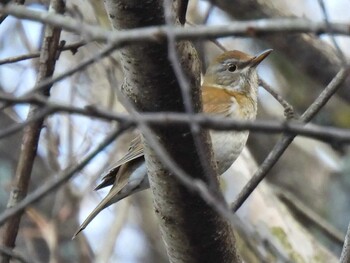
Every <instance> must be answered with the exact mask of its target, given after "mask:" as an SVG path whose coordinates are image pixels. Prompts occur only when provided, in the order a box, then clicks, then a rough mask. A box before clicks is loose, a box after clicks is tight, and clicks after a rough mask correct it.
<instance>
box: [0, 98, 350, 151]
mask: <svg viewBox="0 0 350 263" xmlns="http://www.w3.org/2000/svg"><path fill="white" fill-rule="evenodd" d="M0 101H4V102H7V103H9V104H11V105H12V104H13V103H29V104H34V105H37V106H41V107H42V109H41V111H39V112H38V113H37V115H35V116H32V118H31V119H27V120H26V121H24V122H22V123H19V124H15V125H13V126H10V127H8V128H7V129H3V130H0V139H1V138H4V137H6V136H8V135H11V134H13V133H15V132H18V131H19V130H21V129H23V128H24V127H25V126H26V125H28V124H29V123H31V122H33V121H36V120H38V119H40V118H43V117H45V116H47V115H49V114H54V113H60V112H62V113H71V114H77V115H81V116H86V117H93V118H99V119H102V120H106V121H117V122H119V123H121V124H128V125H132V126H137V125H138V118H135V117H133V116H130V115H127V114H118V113H114V112H111V111H109V110H104V109H100V108H96V107H93V106H87V107H85V108H80V107H75V106H68V105H63V104H58V103H53V102H50V101H48V100H46V99H43V98H40V97H39V96H30V97H27V98H15V97H13V96H8V95H3V94H0ZM139 118H140V119H142V121H144V122H146V123H147V124H148V125H154V124H156V125H164V126H166V125H169V124H174V125H183V124H191V123H196V124H198V125H199V126H200V127H202V128H207V129H213V130H222V131H228V130H237V131H244V130H249V131H252V132H262V133H271V134H276V133H285V134H290V135H299V136H304V137H309V138H313V139H317V140H321V141H323V142H325V143H329V144H349V143H350V131H349V129H340V128H334V127H324V126H319V125H315V124H312V125H311V124H310V125H307V126H305V124H304V123H302V122H299V121H288V122H279V121H271V120H255V121H241V120H231V119H227V118H221V117H218V116H210V115H206V114H202V113H198V114H192V115H189V114H185V113H175V112H172V113H166V112H164V113H140V115H139Z"/></svg>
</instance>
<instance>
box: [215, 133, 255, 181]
mask: <svg viewBox="0 0 350 263" xmlns="http://www.w3.org/2000/svg"><path fill="white" fill-rule="evenodd" d="M248 134H249V132H248V131H244V132H232V131H210V135H211V140H212V144H213V150H214V155H215V160H216V163H217V166H218V173H219V175H221V174H223V173H224V172H225V171H226V170H227V169H228V168H230V166H231V165H232V163H233V162H234V161H235V160H236V159H237V157H238V156H239V155H240V153H241V152H242V150H243V148H244V146H245V144H246V142H247V139H248Z"/></svg>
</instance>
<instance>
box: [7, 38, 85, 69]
mask: <svg viewBox="0 0 350 263" xmlns="http://www.w3.org/2000/svg"><path fill="white" fill-rule="evenodd" d="M85 44H86V42H85V41H78V42H76V43H73V44H69V45H64V46H63V47H60V48H58V49H59V50H60V51H67V50H70V51H71V52H72V53H73V54H75V53H76V52H77V51H78V49H79V48H80V47H82V46H84V45H85ZM39 56H40V51H38V52H34V53H31V54H25V55H20V56H16V57H10V58H4V59H1V60H0V66H1V65H5V64H10V63H15V62H19V61H23V60H27V59H31V58H37V57H39Z"/></svg>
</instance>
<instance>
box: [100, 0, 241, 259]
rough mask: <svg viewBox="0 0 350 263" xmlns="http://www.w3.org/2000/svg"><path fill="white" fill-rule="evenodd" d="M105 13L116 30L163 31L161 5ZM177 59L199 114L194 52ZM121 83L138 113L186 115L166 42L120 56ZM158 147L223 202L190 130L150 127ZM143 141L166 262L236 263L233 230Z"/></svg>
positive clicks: (114, 6) (137, 4)
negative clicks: (209, 183) (157, 28)
mask: <svg viewBox="0 0 350 263" xmlns="http://www.w3.org/2000/svg"><path fill="white" fill-rule="evenodd" d="M105 3H106V9H107V13H108V16H109V17H110V19H111V21H112V24H113V26H114V28H116V29H118V30H123V29H130V28H137V27H145V26H151V25H161V24H164V23H165V19H164V12H163V1H157V0H153V1H141V0H139V1H137V0H134V1H130V0H120V1H112V0H107V1H105ZM176 45H177V53H178V55H179V57H180V60H181V64H182V68H183V70H184V72H185V73H186V75H187V79H188V83H189V84H190V85H191V99H192V102H193V105H194V110H195V112H199V111H201V100H200V77H199V76H200V66H199V63H198V58H197V55H196V52H195V51H194V49H193V47H192V45H191V44H190V43H189V42H179V43H177V44H176ZM121 57H122V64H123V68H124V73H125V82H124V85H123V87H122V91H123V93H124V94H126V95H127V96H128V97H129V98H130V99H131V101H133V102H134V103H135V105H136V107H137V109H138V110H139V111H141V112H161V111H166V112H184V111H185V109H184V104H183V101H182V96H181V89H180V86H179V83H178V81H177V78H176V76H175V73H174V71H173V68H172V65H171V63H170V62H169V60H168V48H167V41H166V40H165V39H159V40H158V42H153V43H137V44H132V45H129V46H127V47H125V48H123V49H122V50H121ZM152 132H153V133H154V135H155V137H156V138H157V140H158V142H159V143H160V144H161V145H162V146H163V147H164V148H165V149H166V151H167V152H168V154H169V155H170V156H171V158H172V159H173V160H174V162H175V163H176V164H177V165H178V166H180V167H181V168H182V169H183V170H184V171H185V172H187V173H188V174H190V175H191V177H192V178H197V179H201V180H203V181H207V180H206V178H207V177H206V176H205V175H206V174H208V173H209V174H211V175H212V176H213V177H214V178H213V181H214V182H215V183H214V184H215V185H214V188H213V189H214V190H215V192H216V194H217V196H218V197H219V198H220V200H223V197H222V195H221V193H220V192H219V190H218V189H219V188H218V181H217V178H216V176H215V172H214V171H215V169H214V163H213V162H212V161H209V162H208V163H209V165H207V166H208V167H209V168H210V171H208V170H206V171H204V169H203V167H202V165H201V163H200V161H199V156H198V153H197V150H196V147H195V143H194V138H193V136H192V134H191V131H190V128H189V127H188V126H185V125H184V126H182V127H179V126H177V127H174V126H171V125H169V126H168V127H166V128H164V127H162V128H161V127H157V126H152ZM199 136H200V141H201V142H203V145H204V146H203V148H204V149H205V154H206V156H205V157H206V159H207V160H211V159H212V158H211V157H212V151H211V149H210V145H209V136H208V133H207V132H204V131H203V132H201V133H200V135H199ZM147 145H148V142H147V140H146V141H145V157H146V162H147V166H148V175H149V179H150V184H151V189H152V192H153V195H154V206H155V211H156V213H157V216H158V219H159V223H160V228H161V232H162V237H163V239H164V242H165V245H166V249H167V253H168V255H169V259H170V262H230V263H231V262H240V259H239V257H238V255H237V252H236V249H235V240H234V236H233V231H232V229H231V226H230V225H229V224H228V222H227V221H225V220H224V219H223V218H222V217H221V216H219V215H218V214H217V213H216V212H215V211H214V210H213V209H212V208H211V207H210V206H209V205H208V204H207V203H206V202H205V201H203V199H202V198H201V197H200V196H199V195H198V194H195V193H193V192H191V191H189V190H188V188H187V187H185V186H184V185H183V184H182V183H180V182H179V181H178V179H177V178H176V176H174V174H172V173H171V172H169V171H168V169H166V167H165V166H164V165H163V164H162V163H161V162H160V161H159V160H158V157H157V156H156V154H155V152H154V151H153V149H152V148H151V147H149V146H147Z"/></svg>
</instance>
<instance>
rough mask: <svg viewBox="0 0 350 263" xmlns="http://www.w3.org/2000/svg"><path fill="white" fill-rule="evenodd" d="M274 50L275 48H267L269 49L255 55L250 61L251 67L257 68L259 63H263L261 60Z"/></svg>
mask: <svg viewBox="0 0 350 263" xmlns="http://www.w3.org/2000/svg"><path fill="white" fill-rule="evenodd" d="M272 51H273V49H267V50H265V51H263V52H262V53H260V54H259V55H257V56H255V57H253V58H252V60H251V61H250V63H249V64H250V67H251V68H255V67H256V66H257V65H259V64H260V63H261V61H263V60H264V59H265V58H266V57H267V56H268V55H270V53H271V52H272Z"/></svg>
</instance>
